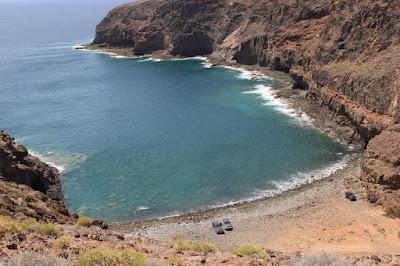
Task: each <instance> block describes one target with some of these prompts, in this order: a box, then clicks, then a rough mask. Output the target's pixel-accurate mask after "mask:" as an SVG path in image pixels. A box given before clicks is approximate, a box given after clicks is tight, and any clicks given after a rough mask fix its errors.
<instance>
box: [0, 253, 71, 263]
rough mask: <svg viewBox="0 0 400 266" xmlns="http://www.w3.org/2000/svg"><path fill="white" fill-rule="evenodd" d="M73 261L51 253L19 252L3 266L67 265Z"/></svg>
mask: <svg viewBox="0 0 400 266" xmlns="http://www.w3.org/2000/svg"><path fill="white" fill-rule="evenodd" d="M69 265H73V263H72V262H71V261H69V260H66V259H63V258H59V257H56V256H53V255H51V254H39V253H29V252H25V253H21V254H19V255H16V256H14V257H12V258H11V259H10V260H9V261H8V262H7V263H6V264H5V266H69Z"/></svg>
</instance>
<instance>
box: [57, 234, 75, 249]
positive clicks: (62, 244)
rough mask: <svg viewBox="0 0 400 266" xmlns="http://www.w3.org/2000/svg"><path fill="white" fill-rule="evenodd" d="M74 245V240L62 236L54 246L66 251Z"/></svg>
mask: <svg viewBox="0 0 400 266" xmlns="http://www.w3.org/2000/svg"><path fill="white" fill-rule="evenodd" d="M73 243H74V240H73V239H72V238H70V237H69V236H62V237H59V238H57V239H56V240H54V242H53V246H54V247H55V248H59V249H64V248H69V247H70V246H71V245H72V244H73Z"/></svg>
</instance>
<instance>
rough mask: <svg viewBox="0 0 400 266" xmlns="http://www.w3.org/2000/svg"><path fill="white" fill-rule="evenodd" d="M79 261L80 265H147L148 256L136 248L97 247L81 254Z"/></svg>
mask: <svg viewBox="0 0 400 266" xmlns="http://www.w3.org/2000/svg"><path fill="white" fill-rule="evenodd" d="M78 263H79V265H80V266H95V265H103V266H112V265H130V266H145V265H146V258H145V256H144V255H143V253H141V252H139V251H136V250H134V249H122V250H115V249H106V248H95V249H92V250H88V251H86V252H84V253H83V254H81V255H80V256H79V259H78Z"/></svg>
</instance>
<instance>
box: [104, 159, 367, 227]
mask: <svg viewBox="0 0 400 266" xmlns="http://www.w3.org/2000/svg"><path fill="white" fill-rule="evenodd" d="M360 158H361V155H360V154H353V155H350V156H349V158H348V159H347V161H346V163H345V165H344V167H343V168H340V169H337V170H335V171H333V172H331V173H330V174H329V175H328V176H325V177H322V178H320V179H315V180H309V182H306V183H304V184H299V185H297V186H295V187H293V188H290V189H288V190H284V191H280V192H277V193H276V194H273V195H271V196H263V197H259V198H255V199H250V200H242V201H237V202H235V203H233V204H229V203H227V204H225V205H221V206H215V207H211V206H210V208H204V209H199V210H195V211H192V212H186V213H180V214H176V215H167V216H163V217H158V218H157V217H155V218H149V219H138V220H132V219H131V220H130V221H122V222H113V223H112V226H113V228H117V229H120V230H121V229H122V230H124V229H125V228H129V229H133V228H134V229H141V228H146V227H148V226H151V225H160V224H170V223H188V222H199V221H200V220H204V219H208V218H209V217H212V216H215V215H219V214H221V213H227V212H229V211H231V210H237V209H250V208H254V207H257V206H258V205H259V204H264V203H268V202H271V201H279V200H280V199H282V198H286V197H290V195H293V194H297V193H299V192H302V191H307V190H309V189H312V188H313V187H315V186H316V185H318V184H321V183H324V182H330V179H331V178H332V176H334V175H335V174H336V172H337V171H347V170H346V169H348V168H349V167H352V166H354V165H355V164H359V160H360Z"/></svg>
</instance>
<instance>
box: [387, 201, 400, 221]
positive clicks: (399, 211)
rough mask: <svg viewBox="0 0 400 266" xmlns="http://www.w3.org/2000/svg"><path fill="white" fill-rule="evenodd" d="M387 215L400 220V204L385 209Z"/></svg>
mask: <svg viewBox="0 0 400 266" xmlns="http://www.w3.org/2000/svg"><path fill="white" fill-rule="evenodd" d="M384 212H385V215H386V216H387V217H390V218H400V203H397V204H391V205H389V206H387V207H385V209H384Z"/></svg>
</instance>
